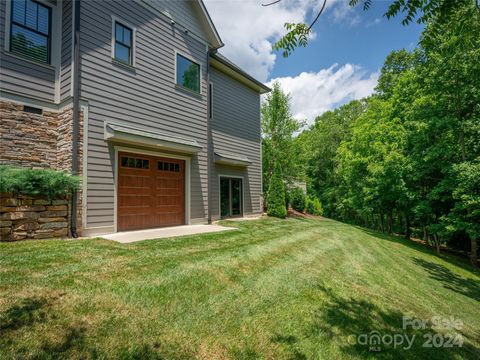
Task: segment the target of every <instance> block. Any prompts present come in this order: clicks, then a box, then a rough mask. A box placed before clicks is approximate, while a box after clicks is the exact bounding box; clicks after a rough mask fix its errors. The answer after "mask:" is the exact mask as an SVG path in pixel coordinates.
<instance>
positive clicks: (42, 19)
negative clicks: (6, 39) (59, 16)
mask: <svg viewBox="0 0 480 360" xmlns="http://www.w3.org/2000/svg"><path fill="white" fill-rule="evenodd" d="M51 17H52V11H51V9H50V8H49V7H48V6H44V5H42V4H39V3H37V2H35V1H32V0H15V1H12V19H11V29H10V51H11V52H12V53H16V54H19V55H22V56H25V57H27V58H30V59H32V60H37V61H40V62H43V63H46V64H49V63H50V47H51V28H52V25H51Z"/></svg>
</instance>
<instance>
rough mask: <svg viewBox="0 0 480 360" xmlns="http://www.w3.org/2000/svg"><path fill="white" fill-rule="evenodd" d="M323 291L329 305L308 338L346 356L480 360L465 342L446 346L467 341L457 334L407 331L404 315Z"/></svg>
mask: <svg viewBox="0 0 480 360" xmlns="http://www.w3.org/2000/svg"><path fill="white" fill-rule="evenodd" d="M321 290H322V291H323V292H324V293H325V294H326V295H327V298H328V305H326V306H324V307H322V308H321V309H319V310H318V311H317V312H316V313H315V314H314V317H313V324H312V326H311V328H310V329H309V333H307V334H306V336H308V337H312V336H320V337H324V338H326V339H328V340H329V341H334V342H336V343H337V344H339V347H340V350H341V351H342V352H343V353H345V355H348V356H352V357H359V358H373V357H374V358H379V359H412V360H413V359H458V358H459V357H460V358H470V359H474V358H476V359H478V358H480V349H478V348H475V347H473V346H472V345H470V344H469V343H467V342H466V341H463V343H462V346H457V345H458V344H457V343H454V346H453V347H446V346H444V345H445V344H447V343H449V342H450V339H454V338H455V336H457V339H461V340H466V339H465V337H463V338H462V334H460V333H458V332H457V333H455V331H454V330H452V331H449V335H447V333H438V332H437V331H436V330H434V329H432V328H430V326H429V325H427V326H426V327H425V328H424V329H413V328H412V326H407V327H406V328H405V329H404V328H403V318H404V316H405V315H404V314H403V313H401V312H399V311H396V310H390V309H388V308H380V307H379V306H377V305H376V304H374V303H371V302H369V301H367V300H358V299H355V298H343V297H339V296H337V295H336V294H335V293H333V292H332V291H330V290H329V289H325V288H323V287H322V288H321ZM413 317H414V316H413ZM422 320H429V319H422ZM434 337H435V338H436V340H438V341H437V342H436V343H435V345H432V346H430V347H429V345H431V343H429V342H428V339H432V338H434ZM395 339H396V340H395Z"/></svg>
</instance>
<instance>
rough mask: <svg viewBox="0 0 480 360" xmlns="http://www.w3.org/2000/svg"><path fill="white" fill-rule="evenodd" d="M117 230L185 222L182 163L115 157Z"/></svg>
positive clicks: (183, 166) (135, 157) (163, 159)
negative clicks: (116, 161)
mask: <svg viewBox="0 0 480 360" xmlns="http://www.w3.org/2000/svg"><path fill="white" fill-rule="evenodd" d="M119 165H120V166H119V168H118V196H117V204H118V205H117V206H118V208H117V213H118V230H120V231H121V230H133V229H142V228H152V227H161V226H173V225H182V224H184V223H185V161H183V160H178V159H168V158H163V157H153V156H143V155H136V154H130V153H120V154H119Z"/></svg>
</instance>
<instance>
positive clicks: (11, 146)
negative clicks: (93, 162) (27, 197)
mask: <svg viewBox="0 0 480 360" xmlns="http://www.w3.org/2000/svg"><path fill="white" fill-rule="evenodd" d="M24 110H25V109H24V105H22V104H19V103H15V102H11V101H0V165H13V166H19V167H30V168H50V169H53V170H60V171H67V172H70V171H71V168H72V128H73V126H72V121H73V109H72V108H71V107H66V108H64V109H62V110H61V111H58V112H54V111H46V110H43V111H42V114H32V113H29V112H25V111H24ZM78 140H79V144H78V154H77V156H78V160H79V174H78V175H79V176H82V162H83V112H80V116H79V139H78ZM77 199H78V201H77V233H78V234H79V235H81V233H82V209H83V206H84V205H83V204H82V189H78V192H77ZM17 200H22V199H20V198H19V199H17ZM23 200H24V199H23ZM20 202H21V201H20ZM0 206H2V207H3V204H0ZM48 206H53V205H52V204H50V205H48ZM19 211H21V210H19ZM0 212H1V213H2V217H3V216H4V214H3V213H4V211H3V208H2V209H1V211H0ZM5 212H7V211H5ZM8 212H15V211H14V210H12V211H8ZM26 212H31V211H26ZM34 212H35V211H34ZM8 216H10V215H5V217H8ZM25 216H29V215H25ZM32 216H34V215H32ZM19 220H20V219H19ZM24 220H26V219H24ZM0 221H2V225H1V226H0V228H1V229H2V234H1V235H0V236H1V237H2V238H3V232H4V231H5V232H6V231H7V230H5V229H4V228H5V227H6V226H3V221H10V220H3V218H2V219H1V220H0ZM43 224H44V223H43ZM32 226H33V227H35V226H36V225H32ZM45 226H47V225H44V227H45ZM38 230H47V229H41V228H39V229H38ZM23 232H25V231H23ZM44 233H47V232H44ZM58 233H60V231H58ZM39 234H42V232H39V233H38V235H39ZM21 236H23V235H19V237H21ZM59 236H60V235H59ZM62 236H63V235H62ZM45 237H46V236H45Z"/></svg>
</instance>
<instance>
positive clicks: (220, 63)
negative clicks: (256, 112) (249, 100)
mask: <svg viewBox="0 0 480 360" xmlns="http://www.w3.org/2000/svg"><path fill="white" fill-rule="evenodd" d="M210 57H211V61H210V64H211V65H212V66H213V67H215V68H216V69H218V70H220V71H223V72H225V73H227V74H228V75H232V76H233V77H234V78H237V80H240V81H241V82H243V83H244V84H245V85H247V86H249V87H250V88H252V89H254V90H256V91H258V92H259V93H260V94H265V93H267V92H270V91H272V89H270V88H269V87H268V86H266V85H265V84H263V83H262V82H260V81H258V80H257V79H255V78H254V77H252V76H251V75H249V74H247V73H246V72H245V71H243V70H242V69H240V68H238V67H237V66H234V65H233V64H231V63H230V62H228V61H225V60H223V59H222V58H221V57H219V56H217V55H215V53H211V55H210Z"/></svg>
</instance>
